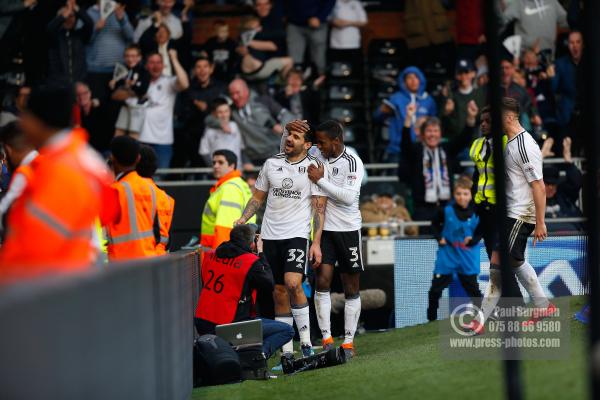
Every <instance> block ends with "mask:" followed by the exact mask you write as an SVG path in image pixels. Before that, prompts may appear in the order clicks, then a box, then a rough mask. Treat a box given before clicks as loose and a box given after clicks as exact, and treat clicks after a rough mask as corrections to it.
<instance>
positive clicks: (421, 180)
mask: <svg viewBox="0 0 600 400" xmlns="http://www.w3.org/2000/svg"><path fill="white" fill-rule="evenodd" d="M478 111H479V109H478V108H477V105H476V104H475V102H474V101H471V102H469V104H468V106H467V120H466V124H465V128H464V129H463V132H462V133H461V134H460V135H459V136H457V137H456V138H454V139H453V140H451V141H449V142H446V143H441V139H442V130H441V126H440V121H439V120H438V119H437V118H435V117H430V118H427V119H426V120H425V122H424V123H423V125H421V142H415V143H411V141H410V135H411V132H410V130H411V126H412V120H413V119H414V115H415V113H416V112H417V106H416V105H415V104H412V103H411V104H408V106H406V113H405V115H406V116H405V118H404V127H403V129H402V136H403V137H402V144H401V146H402V147H401V148H402V158H401V160H400V165H399V167H400V168H399V174H400V181H401V182H408V183H409V187H410V189H411V192H412V196H413V202H414V213H413V218H414V219H415V220H417V221H429V220H431V219H432V218H433V216H434V215H435V213H436V210H437V209H438V207H440V206H444V205H445V204H446V203H447V202H448V201H449V200H450V197H451V194H452V193H451V187H452V186H451V184H452V183H451V180H452V175H453V173H452V171H451V170H450V167H449V163H450V161H451V160H452V159H454V158H455V157H456V154H457V153H458V152H460V151H461V150H462V149H464V148H465V147H467V146H468V145H469V143H470V141H471V139H472V138H473V136H474V134H475V131H476V130H475V122H476V117H477V113H478Z"/></svg>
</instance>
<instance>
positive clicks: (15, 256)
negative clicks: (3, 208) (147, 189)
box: [0, 85, 119, 282]
mask: <svg viewBox="0 0 600 400" xmlns="http://www.w3.org/2000/svg"><path fill="white" fill-rule="evenodd" d="M73 98H74V97H73V89H72V88H71V87H70V86H58V85H54V86H50V85H47V86H40V87H36V88H34V89H33V90H32V92H31V96H30V98H29V102H28V108H27V110H26V111H25V112H24V113H23V114H22V116H21V120H20V127H21V129H22V130H23V134H24V135H25V137H26V139H27V141H28V142H29V143H31V144H32V145H33V146H35V147H36V148H38V150H39V153H40V157H37V158H36V159H35V160H34V161H33V162H32V163H31V164H30V167H31V179H30V181H29V183H28V185H27V187H26V188H25V190H24V191H23V193H22V195H21V197H20V198H19V199H17V200H16V201H15V203H14V204H13V205H12V207H11V210H10V212H9V214H8V218H7V227H6V239H5V241H4V243H3V245H2V248H1V249H0V281H2V282H7V281H14V280H19V279H26V278H31V277H34V276H36V275H40V274H45V273H53V272H71V271H77V270H82V269H85V268H87V267H88V266H90V265H91V264H92V263H94V262H95V261H96V257H97V255H98V250H97V248H96V247H95V246H94V244H93V241H92V237H93V229H94V222H95V220H96V219H97V218H100V220H101V222H102V223H103V224H105V223H108V222H109V221H112V220H114V219H116V218H118V215H119V209H118V203H117V192H116V191H115V190H114V189H112V188H111V186H110V184H111V182H112V180H113V178H112V174H111V173H110V172H109V170H108V169H107V168H106V165H105V163H104V162H103V161H102V160H101V159H100V157H99V156H98V155H97V154H96V153H95V152H94V151H93V150H92V149H91V148H90V147H89V146H88V145H87V135H86V133H85V131H84V130H82V129H70V128H69V125H70V121H71V110H72V105H73Z"/></svg>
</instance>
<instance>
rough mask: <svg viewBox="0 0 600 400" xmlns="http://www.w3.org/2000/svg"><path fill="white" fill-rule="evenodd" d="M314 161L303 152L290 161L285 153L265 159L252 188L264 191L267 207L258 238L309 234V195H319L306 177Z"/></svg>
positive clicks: (278, 237) (310, 196)
mask: <svg viewBox="0 0 600 400" xmlns="http://www.w3.org/2000/svg"><path fill="white" fill-rule="evenodd" d="M310 164H315V165H316V164H317V160H316V158H315V157H313V156H311V155H308V154H307V155H306V157H305V158H303V159H302V160H300V161H297V162H294V163H290V162H289V161H288V160H287V157H286V156H285V154H283V153H280V154H277V155H275V156H273V157H271V158H269V159H267V161H265V163H264V165H263V167H262V168H261V170H260V173H259V174H258V179H257V180H256V184H255V188H256V189H258V190H260V191H262V192H266V193H267V208H266V210H265V215H264V217H263V221H262V226H261V237H262V238H263V239H267V240H281V239H291V238H294V237H301V238H306V239H308V238H309V237H310V228H311V226H310V224H311V219H312V201H311V200H312V196H323V193H322V192H321V189H319V187H318V186H317V185H315V184H313V183H312V182H311V181H310V179H308V174H307V170H308V166H309V165H310Z"/></svg>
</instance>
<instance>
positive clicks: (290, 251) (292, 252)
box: [287, 249, 358, 263]
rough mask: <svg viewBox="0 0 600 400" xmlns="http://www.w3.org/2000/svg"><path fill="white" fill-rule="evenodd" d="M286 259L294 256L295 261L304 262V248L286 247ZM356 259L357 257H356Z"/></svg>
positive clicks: (289, 259) (291, 258)
mask: <svg viewBox="0 0 600 400" xmlns="http://www.w3.org/2000/svg"><path fill="white" fill-rule="evenodd" d="M296 252H298V254H299V255H298V257H296ZM288 255H289V257H288V259H287V261H288V262H290V261H294V258H295V259H296V262H299V263H301V262H304V250H300V249H288ZM357 259H358V258H357Z"/></svg>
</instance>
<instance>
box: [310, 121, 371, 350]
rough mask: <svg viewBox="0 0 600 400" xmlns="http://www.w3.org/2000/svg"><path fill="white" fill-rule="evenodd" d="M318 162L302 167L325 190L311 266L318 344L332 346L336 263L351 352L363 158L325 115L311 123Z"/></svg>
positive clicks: (359, 262) (346, 345) (346, 343)
mask: <svg viewBox="0 0 600 400" xmlns="http://www.w3.org/2000/svg"><path fill="white" fill-rule="evenodd" d="M315 137H316V143H317V148H318V149H319V152H320V161H322V163H320V164H319V165H318V166H315V165H311V166H310V167H309V168H308V176H309V178H310V180H311V181H312V182H314V183H316V184H317V186H318V187H319V188H320V190H321V191H322V192H323V193H325V194H326V195H327V198H328V199H327V207H326V209H325V224H324V227H323V235H322V237H321V251H322V256H323V258H322V261H321V265H320V266H319V267H318V268H317V269H316V275H317V282H316V292H315V308H316V310H317V320H318V322H319V327H320V329H321V334H322V335H323V349H324V350H328V349H329V348H331V347H333V338H332V337H331V297H330V289H331V281H332V278H333V269H334V266H336V265H337V268H339V272H340V276H341V278H342V284H343V286H344V296H345V299H346V301H345V306H344V342H343V343H342V348H343V349H344V352H345V353H346V357H347V358H350V357H352V356H354V355H355V353H354V343H353V342H354V334H355V332H356V327H357V325H358V320H359V317H360V308H361V303H360V294H359V282H360V273H361V272H362V271H363V270H364V266H363V260H362V240H361V235H360V230H361V227H362V218H361V214H360V210H359V199H360V187H361V182H362V180H363V177H364V173H365V172H364V167H363V163H362V161H361V159H360V157H358V155H357V154H356V153H354V152H353V151H350V150H349V149H347V148H346V146H344V128H343V126H342V124H340V123H339V122H337V121H326V122H323V123H322V124H320V125H319V126H318V127H317V128H315Z"/></svg>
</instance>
